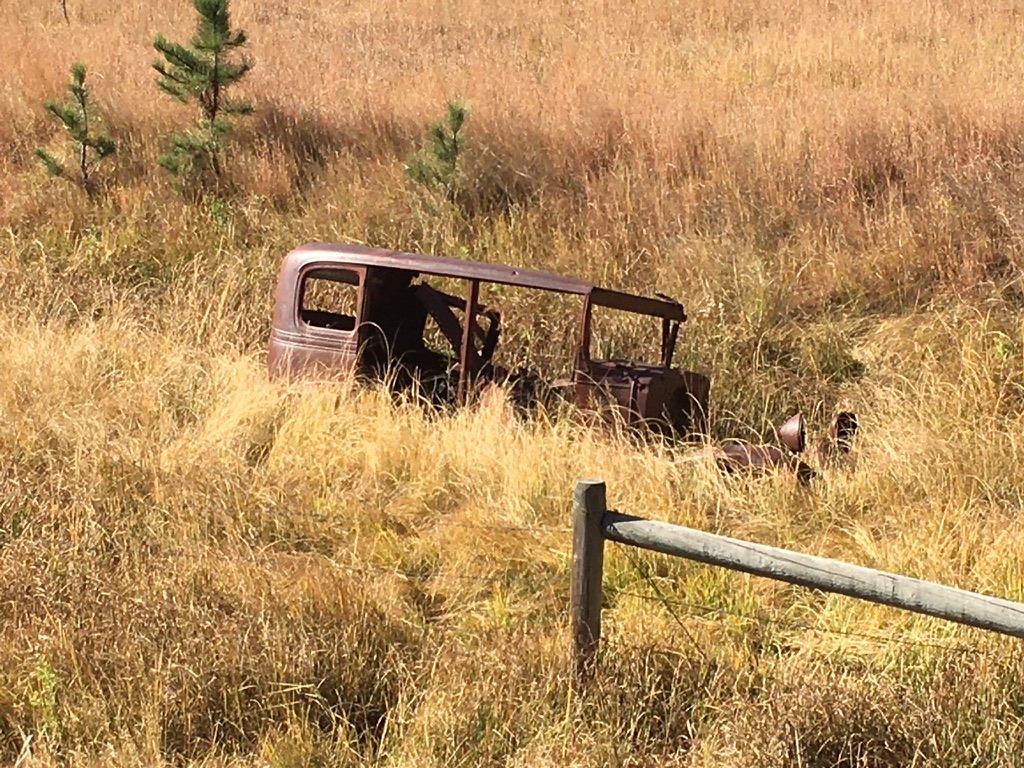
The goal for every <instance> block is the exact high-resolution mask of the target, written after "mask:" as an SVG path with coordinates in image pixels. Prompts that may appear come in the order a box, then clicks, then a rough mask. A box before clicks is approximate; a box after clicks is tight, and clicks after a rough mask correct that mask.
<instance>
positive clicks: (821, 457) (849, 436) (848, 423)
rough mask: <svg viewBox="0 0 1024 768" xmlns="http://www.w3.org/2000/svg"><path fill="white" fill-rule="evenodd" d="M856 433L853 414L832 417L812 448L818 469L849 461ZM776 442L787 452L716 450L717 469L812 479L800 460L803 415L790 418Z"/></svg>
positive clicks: (738, 447)
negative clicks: (787, 473) (783, 472)
mask: <svg viewBox="0 0 1024 768" xmlns="http://www.w3.org/2000/svg"><path fill="white" fill-rule="evenodd" d="M857 429H858V423H857V416H856V414H854V413H852V412H850V411H840V412H839V413H838V414H836V416H835V418H834V419H833V420H832V424H831V426H830V427H829V430H828V436H827V437H826V438H825V439H822V440H820V441H819V442H817V443H816V444H815V445H814V446H813V447H812V448H813V450H812V451H811V455H813V456H814V458H815V460H816V463H817V464H818V466H819V468H823V467H827V466H834V465H836V464H839V463H845V462H847V461H849V459H850V453H851V451H852V450H853V442H854V438H855V437H856V436H857ZM779 440H780V441H781V442H782V444H783V445H784V446H785V447H786V449H787V450H783V449H782V448H779V447H777V446H774V445H747V444H742V443H730V444H727V445H724V446H722V447H721V448H720V449H718V453H717V455H718V465H719V466H720V467H721V468H722V469H724V470H726V471H735V470H750V471H765V470H771V469H785V470H789V471H792V472H793V473H795V474H796V476H797V478H798V479H799V480H800V481H801V482H804V483H806V482H809V481H811V480H812V479H814V477H815V476H816V475H817V472H816V471H815V470H814V468H813V467H811V465H810V464H808V463H807V462H806V461H804V460H803V458H801V456H802V454H804V453H805V452H806V448H807V428H806V425H805V422H804V417H803V414H801V413H797V414H795V415H793V416H791V417H790V418H789V419H787V420H786V421H785V422H784V423H783V424H782V426H780V427H779Z"/></svg>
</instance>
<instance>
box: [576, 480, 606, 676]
mask: <svg viewBox="0 0 1024 768" xmlns="http://www.w3.org/2000/svg"><path fill="white" fill-rule="evenodd" d="M605 504H606V500H605V485H604V483H603V482H600V481H598V480H580V481H578V482H577V483H576V491H575V493H573V497H572V574H571V577H570V587H569V614H570V622H571V625H572V627H571V629H572V655H573V662H574V663H575V666H576V676H577V678H578V679H579V680H581V681H585V680H586V679H588V678H589V677H590V675H591V674H592V673H593V668H594V660H595V657H596V656H597V650H598V646H599V645H600V642H601V580H602V577H603V573H604V532H603V530H602V528H601V520H602V518H603V517H604V513H605V512H606V511H607V510H606V509H605Z"/></svg>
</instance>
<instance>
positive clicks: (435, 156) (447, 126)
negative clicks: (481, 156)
mask: <svg viewBox="0 0 1024 768" xmlns="http://www.w3.org/2000/svg"><path fill="white" fill-rule="evenodd" d="M468 113H469V109H468V108H467V107H466V105H465V104H463V103H461V102H458V101H449V102H448V106H447V113H446V115H445V119H444V120H441V121H438V122H436V123H431V124H430V128H429V130H428V131H427V143H426V146H424V147H423V148H421V149H420V150H419V151H418V152H416V153H415V154H414V155H413V156H412V157H410V158H409V160H408V162H407V163H406V166H405V169H406V171H407V172H408V174H409V177H410V178H411V179H412V180H413V181H415V182H416V183H417V184H421V185H423V186H425V187H428V188H430V189H435V190H440V191H441V192H442V193H443V195H444V198H445V200H447V201H448V202H450V203H452V202H455V199H456V196H457V195H458V193H459V190H460V189H461V188H462V186H463V183H464V181H465V179H464V176H463V173H462V164H461V162H460V155H461V152H462V144H463V137H462V134H461V131H462V126H463V125H464V124H465V122H466V116H467V114H468Z"/></svg>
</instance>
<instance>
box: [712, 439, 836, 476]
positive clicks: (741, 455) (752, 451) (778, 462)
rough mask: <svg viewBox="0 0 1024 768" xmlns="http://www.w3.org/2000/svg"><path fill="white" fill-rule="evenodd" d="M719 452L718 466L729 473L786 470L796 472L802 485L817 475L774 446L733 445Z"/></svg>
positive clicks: (802, 463)
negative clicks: (736, 471)
mask: <svg viewBox="0 0 1024 768" xmlns="http://www.w3.org/2000/svg"><path fill="white" fill-rule="evenodd" d="M718 451H719V456H718V466H719V467H720V468H722V469H723V470H725V471H727V472H732V471H734V470H737V469H745V470H752V471H755V472H764V471H768V470H773V469H785V470H789V471H791V472H794V473H795V474H796V476H797V479H798V480H800V482H802V483H807V482H810V481H811V480H812V479H814V477H815V475H816V474H817V473H816V472H815V471H814V470H813V469H812V468H811V466H810V465H809V464H808V463H807V462H805V461H802V460H801V459H799V458H798V457H797V456H795V455H793V454H791V453H786V452H785V451H783V450H782V449H781V448H777V447H775V446H774V445H745V444H742V443H731V444H729V445H723V446H722V447H721V448H719V449H718Z"/></svg>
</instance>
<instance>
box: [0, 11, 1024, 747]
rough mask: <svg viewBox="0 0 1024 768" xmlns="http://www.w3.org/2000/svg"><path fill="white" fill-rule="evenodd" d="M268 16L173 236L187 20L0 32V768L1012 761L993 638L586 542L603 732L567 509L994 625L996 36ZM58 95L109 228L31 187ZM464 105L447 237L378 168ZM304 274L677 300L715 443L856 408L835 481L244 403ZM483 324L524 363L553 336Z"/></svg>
mask: <svg viewBox="0 0 1024 768" xmlns="http://www.w3.org/2000/svg"><path fill="white" fill-rule="evenodd" d="M293 5H294V4H285V3H271V2H268V1H267V0H254V1H253V2H238V1H237V0H236V3H234V4H233V6H232V7H233V11H234V15H235V20H236V22H237V23H238V24H239V26H242V27H243V28H245V29H246V30H247V31H248V33H249V35H250V37H251V40H252V44H251V52H252V55H253V57H254V59H255V60H256V64H257V66H256V68H255V69H254V70H253V72H252V75H251V78H250V79H249V81H248V83H247V84H246V86H245V89H246V93H247V95H248V96H249V97H251V98H252V99H253V100H254V101H255V102H256V104H257V112H256V115H255V116H254V117H253V118H252V119H251V120H248V121H240V122H239V127H238V131H237V134H236V136H235V137H234V140H235V144H234V149H233V151H232V153H231V155H230V157H229V166H230V174H231V183H232V185H233V189H234V191H233V193H232V194H231V195H228V196H225V197H224V198H223V199H218V200H214V201H210V200H207V201H205V202H203V203H200V204H197V205H190V204H186V203H185V202H183V201H181V200H180V199H178V198H177V197H175V196H174V194H173V193H172V192H171V190H170V188H169V186H168V184H167V182H166V180H165V179H164V178H163V177H162V175H161V172H160V171H159V169H158V168H157V167H156V164H155V157H156V156H157V154H158V153H159V152H160V149H161V146H162V142H163V140H164V136H165V134H166V133H167V132H168V131H169V130H170V129H171V128H172V126H173V127H178V126H184V125H185V124H187V122H188V121H189V120H190V119H191V115H189V114H188V111H187V110H185V109H181V108H177V107H175V106H173V105H171V104H170V103H168V101H167V100H166V99H164V98H163V97H161V96H159V95H158V94H157V93H156V89H155V88H154V86H153V83H152V79H153V78H152V74H151V71H150V70H149V62H150V61H151V59H152V58H153V53H152V50H151V48H150V46H149V41H150V40H151V38H152V37H153V36H154V35H155V34H156V33H157V32H162V33H164V34H166V35H168V36H169V37H171V38H180V37H184V36H186V35H187V34H188V32H189V29H190V18H189V13H190V12H189V11H188V10H187V9H186V7H185V4H184V3H182V4H180V5H179V4H171V5H163V6H160V7H153V8H145V9H144V8H142V7H141V6H139V7H126V6H124V4H115V3H110V2H106V1H105V0H96V2H92V3H84V2H82V3H79V2H77V0H69V4H68V8H69V15H70V23H69V24H65V23H64V21H63V18H62V16H61V12H60V5H59V3H57V2H54V3H52V5H51V4H25V3H16V2H13V0H7V2H6V3H5V4H4V5H2V6H0V11H2V16H3V19H4V21H5V22H6V23H5V25H4V28H3V30H2V31H0V62H3V64H4V65H5V77H4V78H3V81H2V82H0V116H2V117H3V118H4V119H2V120H0V147H2V149H3V152H2V153H0V243H2V247H0V300H2V305H0V306H2V309H0V370H3V371H4V376H3V377H0V420H2V423H3V425H4V429H3V430H0V619H2V621H0V761H2V762H6V763H18V764H19V765H23V766H24V765H99V764H103V765H108V764H115V765H139V764H144V765H166V764H177V763H188V762H196V763H201V764H206V765H260V766H262V765H274V766H292V765H296V766H297V765H310V764H318V765H387V766H424V765H444V766H451V765H509V766H516V765H520V766H536V765H588V766H589V765H692V766H699V765H716V766H717V765H734V766H742V765H750V766H765V765H779V766H782V765H820V766H826V765H827V766H832V765H843V766H854V765H857V766H860V765H892V766H896V765H900V766H902V765H931V766H939V765H942V766H947V765H1019V764H1021V758H1020V755H1021V754H1022V751H1021V744H1022V720H1021V712H1022V709H1021V701H1022V698H1021V688H1020V679H1021V654H1020V651H1019V649H1018V647H1017V644H1016V642H1015V641H1008V640H1004V639H1001V638H998V637H995V636H988V635H984V634H982V633H980V632H976V631H973V630H966V629H962V628H956V627H953V626H950V625H947V624H943V623H941V622H938V621H933V620H930V619H924V618H920V617H915V616H910V615H908V614H900V613H897V612H894V611H890V610H887V609H883V608H880V607H874V606H867V605H864V604H860V603H857V602H854V601H851V600H848V599H846V598H840V597H830V596H824V595H820V594H816V593H812V592H808V591H805V590H798V589H795V588H790V587H783V586H780V585H777V584H774V583H770V582H766V581H762V580H758V579H753V578H749V577H746V576H741V575H735V574H729V573H726V572H721V571H714V570H711V569H707V568H704V567H699V566H695V565H689V564H686V563H684V562H681V561H671V560H667V559H662V558H653V557H646V556H643V557H641V556H637V555H635V554H633V555H631V554H629V553H627V552H625V551H624V550H621V549H618V548H614V547H609V552H608V562H607V566H606V578H605V588H606V595H607V605H606V609H605V621H606V643H605V651H604V655H603V658H602V660H601V667H600V672H599V675H598V679H597V680H596V682H595V685H594V688H593V689H592V690H591V691H590V692H589V693H584V692H582V691H578V690H574V689H573V688H572V685H571V684H570V682H569V680H570V678H569V675H568V671H569V664H568V659H567V648H566V627H565V611H566V602H567V587H568V583H567V580H568V565H569V553H568V534H567V531H566V530H565V525H566V521H567V511H568V510H567V503H568V497H569V494H570V492H571V488H572V484H573V482H574V481H575V479H576V478H577V477H579V476H581V475H588V476H597V477H602V478H604V479H606V480H607V481H608V483H609V490H610V494H611V500H612V502H613V503H614V504H615V505H616V506H617V507H619V508H621V509H623V510H625V511H629V512H634V513H638V514H645V515H649V516H650V517H654V518H658V519H664V520H669V521H673V522H679V523H683V524H688V525H694V526H699V527H702V528H706V529H709V530H715V531H720V532H723V533H727V534H730V535H735V536H741V537H748V538H752V539H756V540H758V541H764V542H766V543H771V544H778V545H781V546H789V547H793V548H796V549H799V550H802V551H808V552H813V553H817V554H823V555H827V556H832V557H838V558H842V559H846V560H850V561H854V562H858V563H863V564H865V565H870V566H874V567H879V568H883V569H888V570H894V571H899V572H903V573H908V574H912V575H914V576H918V577H921V578H927V579H933V580H937V581H941V582H944V583H949V584H954V585H956V586H960V587H963V588H966V589H975V590H981V591H986V592H992V593H995V594H1000V595H1005V596H1008V597H1011V598H1018V599H1019V598H1022V597H1024V583H1022V580H1024V568H1022V566H1021V564H1020V558H1019V557H1018V556H1017V555H1018V553H1019V551H1020V549H1021V543H1022V538H1024V529H1022V527H1021V525H1020V522H1019V520H1018V518H1019V512H1020V507H1021V503H1022V500H1021V492H1020V488H1021V487H1022V481H1024V477H1022V473H1021V470H1020V466H1021V458H1022V455H1021V454H1022V449H1024V446H1022V445H1021V441H1020V438H1019V435H1020V433H1021V426H1022V424H1021V397H1022V391H1024V389H1022V386H1024V380H1022V379H1024V327H1022V325H1021V321H1020V319H1019V307H1020V301H1021V291H1020V283H1019V276H1020V266H1021V250H1020V241H1019V233H1018V230H1019V222H1020V220H1021V215H1022V212H1024V206H1022V204H1021V203H1020V200H1021V199H1024V198H1022V195H1021V191H1022V190H1021V186H1022V185H1021V180H1020V179H1021V176H1020V168H1021V162H1020V152H1021V145H1020V141H1021V139H1020V137H1021V135H1022V131H1021V129H1022V128H1024V115H1022V113H1021V111H1020V107H1019V106H1018V105H1019V104H1020V103H1021V96H1022V95H1024V87H1022V83H1021V80H1020V74H1019V63H1018V61H1017V58H1016V56H1017V48H1018V47H1019V46H1018V40H1019V38H1020V36H1021V24H1022V22H1021V21H1020V18H1021V17H1020V11H1019V9H1018V7H1017V5H1016V4H1015V3H1004V4H999V5H995V4H982V3H966V4H965V3H947V2H933V3H904V2H891V1H889V2H884V1H883V0H868V1H866V2H862V3H857V4H837V3H828V2H823V3H812V2H795V1H794V2H775V3H750V2H740V3H732V4H724V3H721V2H701V3H673V2H669V1H668V0H661V1H659V2H638V3H633V4H632V5H630V7H629V8H628V9H625V8H623V7H622V6H621V5H619V4H610V3H598V2H569V1H566V2H557V1H556V0H547V2H544V3H540V4H534V5H533V6H528V5H521V6H501V5H496V4H489V3H480V2H460V3H427V2H419V3H403V4H399V5H396V4H393V3H379V2H373V1H372V0H367V1H365V2H363V1H362V0H361V1H360V2H358V3H336V2H335V3H327V2H325V3H320V4H318V5H317V6H316V7H315V8H295V7H293ZM73 60H82V61H84V62H85V63H86V64H87V65H88V66H89V68H90V73H91V74H90V82H91V83H92V84H93V87H94V89H95V94H96V96H97V98H98V100H99V101H100V103H101V105H102V107H103V110H104V112H105V114H106V115H107V119H108V123H109V126H110V128H111V130H112V131H113V132H114V133H115V134H116V136H117V138H118V140H119V141H120V143H121V147H122V151H121V154H120V155H119V157H118V159H117V160H116V162H115V163H114V164H113V167H112V168H110V169H109V170H108V171H107V185H106V188H105V190H104V194H103V195H102V196H101V198H100V200H99V201H98V202H96V203H95V204H91V203H88V202H87V201H86V200H85V199H84V197H83V196H82V195H80V194H78V193H77V192H76V190H74V189H73V188H72V187H70V186H67V185H63V184H60V183H56V182H50V181H48V180H46V179H45V178H43V173H42V171H41V169H40V168H38V167H36V165H35V160H34V159H33V157H32V150H33V148H34V147H35V146H37V145H39V144H53V145H54V146H57V145H58V137H57V136H56V135H55V132H54V126H53V125H52V124H51V122H50V121H49V120H48V119H47V118H46V116H45V114H44V112H43V110H42V108H41V104H42V102H43V100H44V99H45V98H47V97H49V96H54V95H57V94H58V93H59V91H60V90H61V89H62V88H63V84H64V82H65V78H66V72H67V66H68V65H69V64H70V63H71V61H73ZM452 97H459V98H463V99H465V100H466V101H467V102H468V103H469V104H470V108H471V112H470V119H469V123H468V125H467V129H466V135H467V141H468V145H467V152H466V163H467V165H466V174H467V179H468V185H467V193H466V198H465V200H463V202H462V207H461V208H460V209H459V210H448V209H442V210H437V209H436V208H432V207H431V206H429V205H426V204H424V202H423V200H422V198H421V196H420V195H419V193H418V192H417V191H416V190H413V189H411V188H410V186H409V184H408V182H407V180H406V178H405V176H404V171H403V168H402V163H403V161H404V159H405V158H406V157H407V156H408V154H409V153H410V152H411V151H412V150H413V149H414V148H415V147H416V144H417V142H418V141H419V139H420V137H421V136H422V134H423V130H424V128H425V126H426V124H427V122H428V121H429V120H431V119H434V118H436V117H437V116H439V115H440V113H441V110H442V107H443V103H444V101H445V100H446V99H448V98H452ZM318 238H319V239H327V240H343V241H359V242H370V243H373V244H377V245H385V246H392V247H403V248H410V249H416V250H425V251H429V252H437V253H451V254H459V253H462V254H467V255H471V256H473V257H476V258H480V259H484V260H491V261H502V262H507V263H513V264H521V265H526V266H534V267H541V268H549V269H554V270H556V271H561V272H571V273H578V274H581V275H584V276H587V277H591V278H594V279H596V280H599V281H601V282H604V283H611V284H613V285H616V286H620V287H624V288H627V289H628V288H632V289H636V290H652V289H658V290H664V291H666V292H669V293H672V294H674V295H677V296H679V297H680V298H681V299H683V301H684V302H685V304H686V305H687V307H688V311H689V314H690V316H691V319H690V322H689V323H688V326H687V329H686V331H685V337H684V339H683V340H682V347H683V349H682V357H683V359H684V361H685V363H686V364H687V365H688V366H690V367H694V368H698V369H703V370H707V371H710V372H711V373H712V375H713V390H712V392H713V400H714V411H713V414H712V415H713V421H714V424H715V427H714V431H715V436H716V437H722V436H725V435H737V436H743V437H753V436H756V435H759V434H768V435H770V432H771V428H772V425H773V424H774V423H776V422H777V420H778V419H779V418H780V417H781V416H784V415H788V412H789V411H790V410H792V409H794V408H801V409H803V410H804V411H805V412H806V413H808V414H809V415H810V419H811V422H812V426H813V428H814V429H815V430H820V429H821V428H822V427H823V426H824V424H825V422H826V420H827V418H828V416H829V415H830V414H831V412H832V411H833V410H834V409H835V408H838V407H848V408H853V409H854V410H856V411H858V412H859V413H860V414H861V418H862V424H863V427H864V434H863V441H862V443H861V445H860V447H859V451H858V463H857V467H856V470H855V471H854V472H852V473H847V472H843V471H826V472H825V473H824V476H823V478H822V479H821V481H820V482H818V483H817V484H816V485H815V486H814V487H813V488H812V489H810V490H801V489H799V488H797V487H796V486H795V485H794V484H793V483H792V482H791V478H787V477H772V478H767V479H752V478H745V477H722V476H720V475H719V474H718V473H717V472H716V471H715V469H714V467H713V466H710V465H709V464H708V462H707V461H706V460H704V459H702V458H701V457H700V456H694V455H693V454H691V453H688V452H686V451H684V450H682V449H679V448H674V447H671V446H667V445H661V444H654V445H647V444H643V443H640V442H638V441H636V440H635V439H633V438H632V437H630V436H628V435H617V434H614V433H603V432H595V431H593V430H589V429H587V428H585V427H584V426H582V425H580V424H577V423H575V422H573V421H571V420H570V421H562V420H545V419H540V420H532V421H528V420H523V419H521V418H519V417H518V416H516V415H515V414H514V413H513V412H512V411H511V410H510V409H509V407H508V406H507V404H506V403H505V402H504V401H503V399H502V398H500V397H498V396H494V397H489V398H486V399H485V400H483V401H482V402H480V403H478V404H476V405H475V406H474V407H473V408H471V409H468V410H466V411H463V412H460V413H456V414H443V413H442V414H438V413H434V412H430V411H426V410H424V409H423V408H421V407H420V406H419V405H418V404H417V403H415V402H412V401H397V402H396V401H394V400H393V399H392V398H391V397H389V396H388V395H386V394H385V393H384V392H381V391H375V390H372V389H370V390H367V389H360V388H357V387H354V386H350V385H341V386H338V385H335V386H311V385H292V386H286V385H281V384H275V383H271V382H269V381H268V380H267V378H266V376H265V373H264V370H263V351H262V350H263V347H264V345H265V342H266V335H267V330H268V325H267V324H268V319H269V310H270V301H271V296H272V287H273V281H274V273H275V269H276V266H277V264H278V262H279V259H280V257H281V256H282V255H283V253H284V252H285V251H286V250H287V249H288V248H290V247H292V246H293V245H295V244H298V243H301V242H304V241H307V240H312V239H318ZM499 298H502V299H504V300H505V306H504V307H503V308H504V310H505V318H506V323H505V326H506V328H507V329H508V332H507V334H506V337H505V338H504V343H505V344H506V345H507V346H508V347H509V348H510V350H512V352H513V353H514V354H515V355H517V356H522V357H524V358H529V357H530V356H531V355H536V354H537V351H538V350H544V349H547V348H548V347H551V346H553V345H556V344H557V343H558V342H559V340H560V339H561V338H562V337H563V336H564V323H562V322H560V321H559V318H560V317H562V315H561V314H558V312H560V311H563V310H564V308H562V309H558V308H557V307H556V306H555V304H554V303H552V302H550V301H549V300H548V299H545V298H543V297H541V298H536V297H530V296H527V295H525V294H509V295H507V296H503V297H499ZM556 310H557V311H556ZM537 318H539V319H537ZM658 595H661V596H662V597H664V598H666V599H667V600H668V601H669V602H668V603H667V604H666V603H665V602H663V601H662V600H661V599H658V598H657V596H658Z"/></svg>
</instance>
